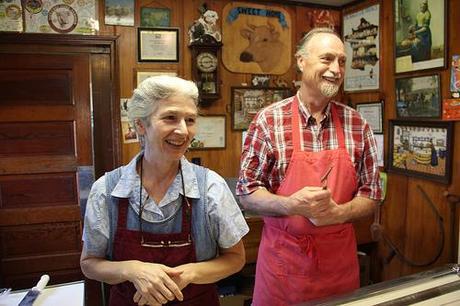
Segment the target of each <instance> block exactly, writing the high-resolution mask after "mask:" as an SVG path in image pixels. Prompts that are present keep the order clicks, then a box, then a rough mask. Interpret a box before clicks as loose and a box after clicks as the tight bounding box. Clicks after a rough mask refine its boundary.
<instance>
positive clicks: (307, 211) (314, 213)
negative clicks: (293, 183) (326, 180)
mask: <svg viewBox="0 0 460 306" xmlns="http://www.w3.org/2000/svg"><path fill="white" fill-rule="evenodd" d="M288 210H289V214H290V215H301V216H304V217H306V218H308V219H309V220H310V221H311V222H312V223H313V224H314V225H316V226H322V225H331V224H338V223H342V222H343V220H342V218H341V216H342V210H343V208H342V207H340V206H339V205H337V203H336V202H335V201H334V200H333V199H332V197H331V192H330V190H328V189H323V188H321V187H304V188H302V189H300V190H299V191H297V192H295V193H293V194H292V195H291V196H290V201H289V207H288Z"/></svg>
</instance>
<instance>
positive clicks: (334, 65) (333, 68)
mask: <svg viewBox="0 0 460 306" xmlns="http://www.w3.org/2000/svg"><path fill="white" fill-rule="evenodd" d="M329 70H330V71H332V72H333V73H334V74H336V75H337V74H339V73H340V70H341V67H340V63H339V59H335V60H334V61H332V63H331V65H330V66H329Z"/></svg>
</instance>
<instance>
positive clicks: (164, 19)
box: [140, 7, 171, 28]
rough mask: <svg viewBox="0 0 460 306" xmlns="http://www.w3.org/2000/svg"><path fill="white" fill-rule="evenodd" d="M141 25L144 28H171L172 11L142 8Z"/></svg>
mask: <svg viewBox="0 0 460 306" xmlns="http://www.w3.org/2000/svg"><path fill="white" fill-rule="evenodd" d="M140 19H141V20H140V24H141V27H144V28H155V27H169V26H170V25H171V10H170V9H169V8H165V7H162V8H158V7H141V14H140Z"/></svg>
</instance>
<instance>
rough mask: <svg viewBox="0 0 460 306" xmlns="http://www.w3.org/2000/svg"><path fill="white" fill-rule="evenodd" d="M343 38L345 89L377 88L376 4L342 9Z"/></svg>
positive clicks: (378, 83) (377, 38) (377, 14)
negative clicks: (352, 9) (348, 11)
mask: <svg viewBox="0 0 460 306" xmlns="http://www.w3.org/2000/svg"><path fill="white" fill-rule="evenodd" d="M343 41H344V45H345V54H346V56H347V61H346V63H345V78H344V81H343V89H344V91H346V92H356V91H373V90H378V89H379V88H380V4H378V3H377V4H374V5H371V6H368V7H365V8H363V9H361V10H359V11H354V12H350V13H344V15H343Z"/></svg>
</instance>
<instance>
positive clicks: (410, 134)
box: [388, 120, 453, 184]
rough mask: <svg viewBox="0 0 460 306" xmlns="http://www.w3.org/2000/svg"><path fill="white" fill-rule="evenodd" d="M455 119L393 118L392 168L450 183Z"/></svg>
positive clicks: (391, 128)
mask: <svg viewBox="0 0 460 306" xmlns="http://www.w3.org/2000/svg"><path fill="white" fill-rule="evenodd" d="M452 131H453V123H452V122H445V121H407V120H406V121H402V120H390V131H389V132H390V133H389V136H390V137H389V149H388V152H389V154H388V156H389V158H388V159H389V160H388V171H389V172H394V173H399V174H403V175H407V176H413V177H419V178H424V179H428V180H433V181H436V182H440V183H443V184H449V183H450V178H451V167H452V143H453V142H452Z"/></svg>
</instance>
